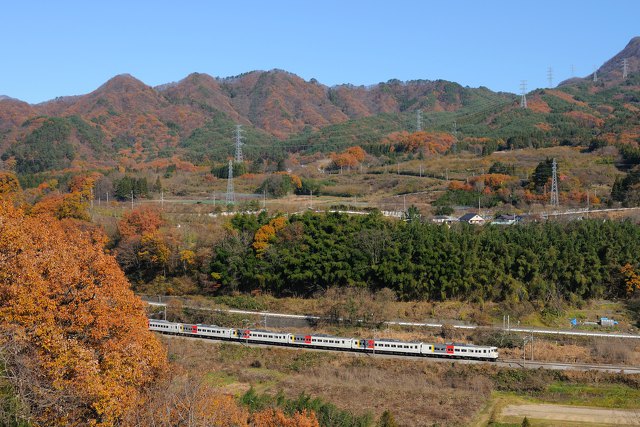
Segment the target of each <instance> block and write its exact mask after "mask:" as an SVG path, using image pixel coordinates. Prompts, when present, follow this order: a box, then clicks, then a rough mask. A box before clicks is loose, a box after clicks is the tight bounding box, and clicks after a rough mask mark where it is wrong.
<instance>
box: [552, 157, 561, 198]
mask: <svg viewBox="0 0 640 427" xmlns="http://www.w3.org/2000/svg"><path fill="white" fill-rule="evenodd" d="M551 173H552V175H551V206H554V207H556V208H557V207H558V206H559V205H560V202H559V199H558V164H557V163H556V159H553V163H552V165H551Z"/></svg>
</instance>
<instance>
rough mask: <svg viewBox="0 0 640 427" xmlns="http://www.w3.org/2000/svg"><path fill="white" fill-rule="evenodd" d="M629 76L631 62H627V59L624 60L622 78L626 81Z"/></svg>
mask: <svg viewBox="0 0 640 427" xmlns="http://www.w3.org/2000/svg"><path fill="white" fill-rule="evenodd" d="M627 74H629V61H628V60H627V58H624V59H623V60H622V78H623V79H626V78H627Z"/></svg>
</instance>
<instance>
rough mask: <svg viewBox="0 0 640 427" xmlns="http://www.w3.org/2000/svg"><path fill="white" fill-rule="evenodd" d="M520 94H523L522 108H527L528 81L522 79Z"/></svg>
mask: <svg viewBox="0 0 640 427" xmlns="http://www.w3.org/2000/svg"><path fill="white" fill-rule="evenodd" d="M520 94H521V95H522V96H521V98H520V108H527V81H526V80H521V81H520Z"/></svg>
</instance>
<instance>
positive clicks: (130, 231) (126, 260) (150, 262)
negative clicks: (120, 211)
mask: <svg viewBox="0 0 640 427" xmlns="http://www.w3.org/2000/svg"><path fill="white" fill-rule="evenodd" d="M163 223H164V221H163V219H162V217H161V216H160V212H158V211H157V210H156V209H153V208H148V207H142V208H139V209H136V210H133V211H129V212H126V213H125V214H124V215H122V219H121V220H120V221H119V222H118V231H119V232H120V236H121V237H122V239H121V240H120V241H119V242H118V246H117V247H116V251H115V252H116V257H117V259H118V262H119V264H120V266H121V267H122V268H123V269H124V271H125V272H126V273H127V274H128V275H129V277H130V278H131V277H132V275H133V276H137V278H138V279H142V278H146V279H147V280H151V279H153V278H154V277H155V276H156V275H158V274H160V273H162V274H163V275H164V274H165V272H166V267H167V263H168V261H169V258H170V256H171V250H170V248H169V246H168V245H167V241H166V238H165V236H164V235H163V234H162V233H161V232H160V226H161V225H162V224H163Z"/></svg>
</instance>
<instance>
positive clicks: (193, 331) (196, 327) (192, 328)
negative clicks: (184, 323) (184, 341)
mask: <svg viewBox="0 0 640 427" xmlns="http://www.w3.org/2000/svg"><path fill="white" fill-rule="evenodd" d="M191 333H193V334H197V333H198V325H192V326H191Z"/></svg>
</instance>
